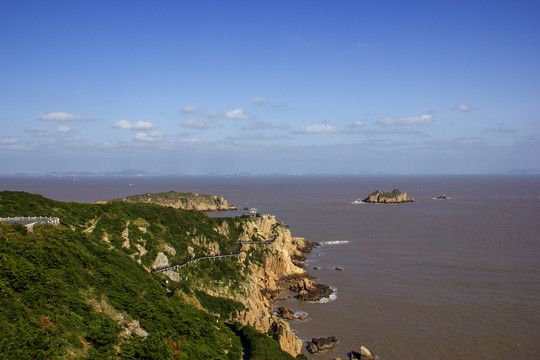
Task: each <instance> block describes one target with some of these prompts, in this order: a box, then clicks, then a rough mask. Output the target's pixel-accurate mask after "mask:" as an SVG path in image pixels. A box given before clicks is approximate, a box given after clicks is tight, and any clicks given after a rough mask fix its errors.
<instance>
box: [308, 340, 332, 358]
mask: <svg viewBox="0 0 540 360" xmlns="http://www.w3.org/2000/svg"><path fill="white" fill-rule="evenodd" d="M337 342H338V340H337V338H336V337H335V336H329V337H326V338H313V339H311V343H310V344H309V345H308V351H309V352H310V353H312V354H315V353H317V352H319V351H322V350H327V349H332V348H333V347H334V346H336V344H337Z"/></svg>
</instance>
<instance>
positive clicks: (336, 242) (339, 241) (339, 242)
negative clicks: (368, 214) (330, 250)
mask: <svg viewBox="0 0 540 360" xmlns="http://www.w3.org/2000/svg"><path fill="white" fill-rule="evenodd" d="M348 243H350V241H349V240H332V241H323V242H321V243H320V244H321V245H341V244H348Z"/></svg>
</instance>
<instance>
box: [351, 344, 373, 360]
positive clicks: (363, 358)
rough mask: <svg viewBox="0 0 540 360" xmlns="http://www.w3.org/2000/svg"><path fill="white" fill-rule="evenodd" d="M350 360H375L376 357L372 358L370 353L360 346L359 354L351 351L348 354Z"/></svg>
mask: <svg viewBox="0 0 540 360" xmlns="http://www.w3.org/2000/svg"><path fill="white" fill-rule="evenodd" d="M349 356H350V358H351V360H376V359H377V357H376V356H374V355H373V354H372V353H371V351H369V349H368V348H367V347H365V346H360V352H357V351H351V352H350V353H349Z"/></svg>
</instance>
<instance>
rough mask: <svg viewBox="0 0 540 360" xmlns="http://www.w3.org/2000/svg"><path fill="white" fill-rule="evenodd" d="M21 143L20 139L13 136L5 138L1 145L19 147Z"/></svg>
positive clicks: (1, 140)
mask: <svg viewBox="0 0 540 360" xmlns="http://www.w3.org/2000/svg"><path fill="white" fill-rule="evenodd" d="M18 143H19V139H18V138H16V137H13V136H3V137H2V138H1V139H0V145H17V144H18Z"/></svg>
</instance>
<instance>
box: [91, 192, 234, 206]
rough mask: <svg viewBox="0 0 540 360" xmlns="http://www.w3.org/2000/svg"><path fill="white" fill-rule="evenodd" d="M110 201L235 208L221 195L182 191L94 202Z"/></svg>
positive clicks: (103, 202) (105, 202) (104, 201)
mask: <svg viewBox="0 0 540 360" xmlns="http://www.w3.org/2000/svg"><path fill="white" fill-rule="evenodd" d="M111 202H128V203H147V204H156V205H161V206H169V207H172V208H175V209H184V210H201V211H227V210H235V209H236V207H234V206H233V205H229V204H228V203H227V200H225V199H224V198H223V197H221V196H215V195H203V194H197V193H190V192H183V191H169V192H166V193H151V194H141V195H133V196H127V197H123V198H120V199H113V200H103V201H96V202H95V204H108V203H111Z"/></svg>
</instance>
